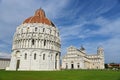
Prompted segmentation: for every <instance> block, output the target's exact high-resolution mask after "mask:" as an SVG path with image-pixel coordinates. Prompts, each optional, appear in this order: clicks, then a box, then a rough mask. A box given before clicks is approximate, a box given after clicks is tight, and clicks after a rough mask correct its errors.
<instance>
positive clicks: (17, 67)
mask: <svg viewBox="0 0 120 80" xmlns="http://www.w3.org/2000/svg"><path fill="white" fill-rule="evenodd" d="M19 67H20V60H17V64H16V70H18V69H19Z"/></svg>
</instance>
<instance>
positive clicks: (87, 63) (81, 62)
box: [62, 46, 104, 69]
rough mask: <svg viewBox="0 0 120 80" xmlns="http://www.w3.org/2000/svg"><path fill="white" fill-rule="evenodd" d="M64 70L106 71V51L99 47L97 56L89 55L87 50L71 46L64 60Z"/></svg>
mask: <svg viewBox="0 0 120 80" xmlns="http://www.w3.org/2000/svg"><path fill="white" fill-rule="evenodd" d="M62 69H104V51H103V48H101V47H99V48H98V50H97V54H94V55H87V54H86V52H85V48H83V47H81V49H77V48H75V47H73V46H70V47H69V48H68V49H67V54H66V55H65V56H64V57H63V58H62Z"/></svg>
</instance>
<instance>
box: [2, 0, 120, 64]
mask: <svg viewBox="0 0 120 80" xmlns="http://www.w3.org/2000/svg"><path fill="white" fill-rule="evenodd" d="M39 8H42V9H44V11H45V13H46V15H47V17H48V18H49V19H50V20H51V21H52V22H53V23H54V24H55V25H56V26H57V28H58V29H59V31H60V37H61V45H62V46H61V54H62V56H63V55H65V54H66V49H67V47H69V46H71V45H73V46H75V47H76V48H78V49H80V47H81V46H83V47H84V48H85V49H86V53H87V54H89V55H90V54H96V52H97V47H98V46H102V47H103V48H104V56H105V63H112V62H114V63H120V0H0V57H10V54H11V47H12V40H13V35H14V33H15V31H16V28H17V26H19V25H20V24H22V22H23V21H24V20H25V19H26V18H28V17H30V16H33V15H34V12H35V11H36V10H37V9H39Z"/></svg>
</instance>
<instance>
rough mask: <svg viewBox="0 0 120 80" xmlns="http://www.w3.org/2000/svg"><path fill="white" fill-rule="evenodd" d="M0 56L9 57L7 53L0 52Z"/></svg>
mask: <svg viewBox="0 0 120 80" xmlns="http://www.w3.org/2000/svg"><path fill="white" fill-rule="evenodd" d="M0 58H10V54H9V53H4V52H0Z"/></svg>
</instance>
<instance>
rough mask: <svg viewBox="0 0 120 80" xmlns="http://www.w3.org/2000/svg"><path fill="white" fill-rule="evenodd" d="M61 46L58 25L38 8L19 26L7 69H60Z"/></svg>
mask: <svg viewBox="0 0 120 80" xmlns="http://www.w3.org/2000/svg"><path fill="white" fill-rule="evenodd" d="M60 47H61V44H60V37H59V31H58V29H57V27H56V26H55V25H54V24H53V23H52V22H51V21H50V20H49V19H47V18H46V16H45V12H44V11H43V10H42V9H38V10H37V11H36V12H35V15H34V16H33V17H30V18H28V19H26V20H25V21H24V22H23V23H22V24H21V25H20V26H18V27H17V29H16V32H15V34H14V37H13V46H12V54H11V62H10V66H9V67H8V68H7V70H28V71H29V70H59V69H60Z"/></svg>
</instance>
